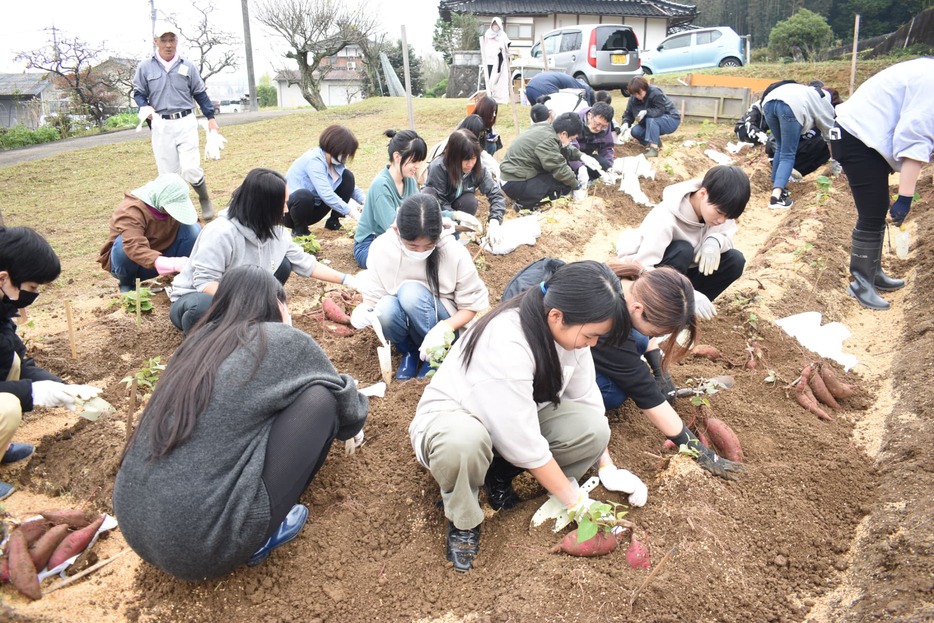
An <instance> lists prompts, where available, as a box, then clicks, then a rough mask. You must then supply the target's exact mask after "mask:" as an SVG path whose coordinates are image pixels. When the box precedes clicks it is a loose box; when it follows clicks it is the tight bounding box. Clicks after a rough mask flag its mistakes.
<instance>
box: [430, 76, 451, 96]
mask: <svg viewBox="0 0 934 623" xmlns="http://www.w3.org/2000/svg"><path fill="white" fill-rule="evenodd" d="M447 90H448V79H447V78H445V79H443V80H441V81H440V82H439V83H438V84H436V85H435V86H433V87H431V88H430V89H428V90H427V91H425V97H442V96H443V95H444V94H445V92H446V91H447Z"/></svg>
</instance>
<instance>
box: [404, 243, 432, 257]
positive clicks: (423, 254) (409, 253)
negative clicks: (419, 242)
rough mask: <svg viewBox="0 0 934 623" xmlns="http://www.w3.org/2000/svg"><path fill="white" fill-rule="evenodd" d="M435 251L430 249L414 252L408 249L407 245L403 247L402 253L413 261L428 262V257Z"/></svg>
mask: <svg viewBox="0 0 934 623" xmlns="http://www.w3.org/2000/svg"><path fill="white" fill-rule="evenodd" d="M434 251H435V250H434V249H428V250H427V251H412V250H410V249H406V248H405V245H402V252H403V253H405V254H406V256H408V257H410V258H412V259H413V260H427V259H428V256H429V255H431V254H432V253H434Z"/></svg>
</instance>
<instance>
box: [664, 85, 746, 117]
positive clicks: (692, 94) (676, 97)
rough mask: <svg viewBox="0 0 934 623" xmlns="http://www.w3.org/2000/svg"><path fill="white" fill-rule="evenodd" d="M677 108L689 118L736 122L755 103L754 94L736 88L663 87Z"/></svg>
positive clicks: (744, 89)
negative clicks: (753, 100) (753, 101)
mask: <svg viewBox="0 0 934 623" xmlns="http://www.w3.org/2000/svg"><path fill="white" fill-rule="evenodd" d="M662 90H663V91H664V92H665V95H667V96H668V97H669V99H671V101H672V102H673V103H674V105H675V109H676V110H678V111H679V112H680V113H681V117H682V118H687V119H695V120H696V119H701V120H703V119H711V120H713V121H714V122H715V123H716V122H718V121H736V120H737V119H739V118H740V117H742V116H743V115H744V114H745V113H746V111H747V110H749V106H750V105H751V104H752V92H751V91H750V89H748V88H745V87H743V88H737V87H697V86H682V85H680V84H673V85H672V84H669V85H665V86H664V87H662Z"/></svg>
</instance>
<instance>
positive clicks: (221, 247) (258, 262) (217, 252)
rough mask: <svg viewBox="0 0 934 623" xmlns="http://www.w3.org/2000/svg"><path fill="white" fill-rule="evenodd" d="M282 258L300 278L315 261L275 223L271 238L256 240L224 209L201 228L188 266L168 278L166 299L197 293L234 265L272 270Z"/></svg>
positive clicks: (218, 278) (272, 271)
mask: <svg viewBox="0 0 934 623" xmlns="http://www.w3.org/2000/svg"><path fill="white" fill-rule="evenodd" d="M283 258H288V259H289V261H290V262H291V263H292V271H293V272H295V273H296V274H299V275H301V276H302V277H310V276H311V273H312V272H313V271H314V270H315V265H316V264H317V263H318V260H316V259H315V257H314V256H313V255H310V254H308V253H306V252H305V251H303V250H302V248H301V247H300V246H298V245H297V244H295V243H294V242H292V236H291V234H290V233H289V231H288V230H287V229H286V228H285V227H282V226H281V225H277V226H276V227H275V229H274V235H273V237H272V238H270V239H268V240H259V239H258V238H257V237H256V234H255V233H254V232H253V230H252V229H250V228H249V227H247V226H246V225H244V224H243V223H241V222H240V221H238V220H237V219H235V218H232V217H230V216H228V215H227V211H226V210H224V211H222V212H221V213H220V214H218V216H217V218H216V219H214V220H213V221H211V222H210V223H208V224H207V225H206V226H205V228H204V229H203V230H201V233H200V234H199V235H198V239H197V240H196V241H195V246H194V248H193V249H192V250H191V256H190V257H189V260H188V265H187V266H185V268H184V269H183V270H182V272H180V273H179V274H178V275H176V277H175V279H174V280H172V292H171V294H170V295H169V299H170V300H171V301H172V302H173V303H174V302H175V301H177V300H178V299H179V298H181V297H182V296H183V295H185V294H190V293H191V292H201V291H203V290H204V288H206V287H207V286H208V284H211V283H213V282H219V281H220V280H221V278H222V277H223V276H224V273H226V272H227V271H229V270H230V269H232V268H236V267H238V266H260V267H262V268H265V269H266V270H268V271H269V272H270V273H274V272H276V269H277V268H279V265H280V264H282V260H283Z"/></svg>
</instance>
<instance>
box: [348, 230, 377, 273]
mask: <svg viewBox="0 0 934 623" xmlns="http://www.w3.org/2000/svg"><path fill="white" fill-rule="evenodd" d="M374 240H376V234H370V235H369V236H367V237H366V238H364V239H363V240H361V241H360V242H355V243H353V259H355V260H357V266H359V267H360V268H366V258H368V257H369V256H370V245H371V244H373V241H374Z"/></svg>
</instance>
